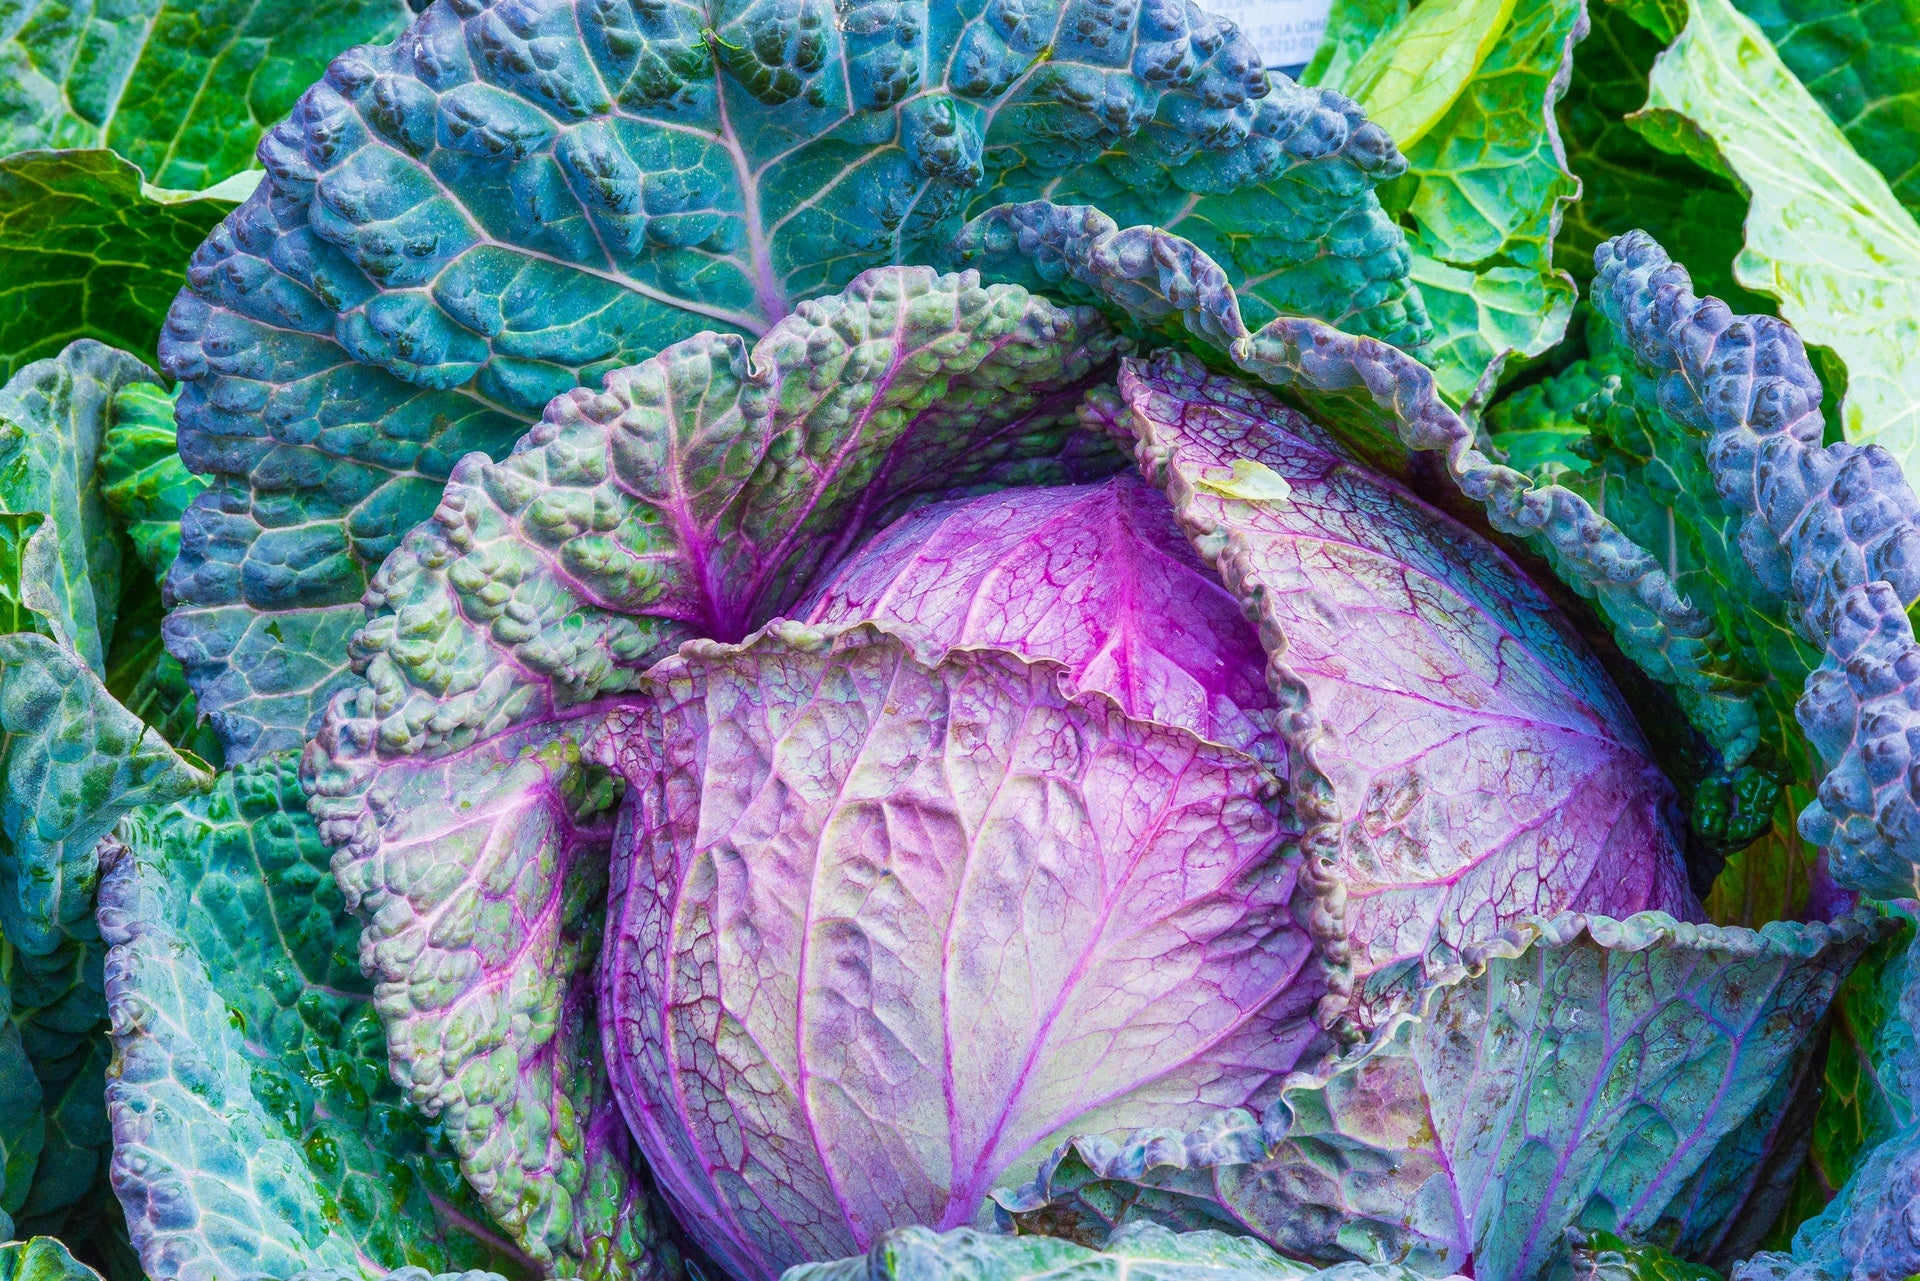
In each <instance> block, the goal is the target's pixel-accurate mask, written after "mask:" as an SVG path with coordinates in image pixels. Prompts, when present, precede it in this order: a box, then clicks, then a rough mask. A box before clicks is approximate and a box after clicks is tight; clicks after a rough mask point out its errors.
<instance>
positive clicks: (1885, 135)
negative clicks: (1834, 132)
mask: <svg viewBox="0 0 1920 1281" xmlns="http://www.w3.org/2000/svg"><path fill="white" fill-rule="evenodd" d="M1737 7H1738V8H1739V10H1740V12H1742V13H1744V14H1745V15H1746V16H1747V17H1749V18H1751V19H1752V20H1753V22H1754V25H1756V26H1758V27H1759V28H1760V30H1761V31H1763V32H1765V33H1766V36H1767V39H1768V40H1770V41H1771V42H1772V44H1773V47H1774V49H1775V50H1776V51H1777V52H1778V53H1779V54H1780V60H1781V61H1782V62H1784V63H1786V65H1787V69H1788V70H1790V71H1792V72H1793V75H1794V78H1795V79H1796V80H1798V81H1799V82H1800V83H1801V84H1803V85H1805V86H1806V87H1807V91H1808V92H1809V93H1811V94H1813V96H1814V97H1815V98H1816V99H1818V100H1819V102H1820V105H1821V106H1822V107H1824V108H1826V112H1827V115H1828V116H1830V117H1832V119H1833V122H1834V123H1835V124H1836V125H1839V126H1840V130H1841V132H1843V133H1845V134H1846V135H1847V141H1848V142H1851V143H1852V144H1853V149H1854V150H1855V151H1857V152H1859V153H1860V158H1861V159H1863V160H1865V161H1866V162H1867V163H1868V164H1870V165H1872V166H1873V167H1874V168H1875V169H1878V170H1879V171H1880V173H1881V174H1882V175H1883V176H1884V177H1885V178H1886V180H1887V184H1888V185H1889V186H1890V187H1892V189H1893V195H1894V199H1896V200H1898V201H1899V202H1900V203H1901V204H1903V205H1905V206H1906V208H1907V211H1908V212H1909V213H1912V214H1913V215H1914V216H1915V217H1916V218H1920V6H1916V5H1915V4H1914V3H1913V0H1876V2H1873V3H1868V4H1846V3H1836V0H1739V3H1738V6H1737Z"/></svg>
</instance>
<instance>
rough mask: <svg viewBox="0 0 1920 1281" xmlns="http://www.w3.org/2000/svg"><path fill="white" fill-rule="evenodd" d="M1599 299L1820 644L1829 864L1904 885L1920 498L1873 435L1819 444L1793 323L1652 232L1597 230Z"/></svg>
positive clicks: (1781, 592)
mask: <svg viewBox="0 0 1920 1281" xmlns="http://www.w3.org/2000/svg"><path fill="white" fill-rule="evenodd" d="M1597 261H1598V265H1599V268H1600V270H1599V273H1598V275H1597V276H1596V277H1595V281H1594V302H1595V306H1596V307H1597V308H1598V309H1599V310H1600V311H1601V312H1603V313H1604V314H1605V315H1606V317H1607V319H1608V321H1609V322H1610V323H1611V324H1612V326H1613V328H1614V330H1615V331H1616V332H1617V333H1618V334H1619V335H1620V337H1621V338H1622V339H1623V340H1624V343H1625V346H1626V347H1627V349H1628V350H1629V351H1630V352H1631V353H1632V358H1633V360H1634V362H1635V364H1636V367H1637V369H1638V370H1639V371H1640V372H1641V373H1642V374H1644V375H1645V376H1646V377H1647V378H1648V379H1650V380H1653V381H1654V382H1655V384H1656V387H1657V389H1656V390H1655V391H1654V393H1653V395H1654V396H1655V397H1656V398H1657V401H1658V403H1659V405H1660V407H1661V410H1662V412H1663V413H1664V414H1665V415H1666V416H1667V417H1669V418H1671V419H1672V420H1673V421H1674V422H1675V423H1678V424H1680V425H1682V426H1684V427H1686V428H1687V429H1688V430H1689V431H1691V432H1692V433H1694V434H1695V435H1696V436H1697V437H1698V438H1699V440H1700V441H1701V442H1702V443H1703V448H1704V450H1705V453H1706V458H1707V461H1708V464H1709V467H1710V469H1711V471H1712V474H1713V482H1714V489H1715V492H1716V493H1718V495H1719V496H1720V498H1721V500H1722V501H1723V502H1724V503H1726V504H1727V506H1728V508H1729V510H1730V511H1732V512H1734V513H1736V514H1737V515H1738V516H1739V518H1740V523H1739V532H1738V534H1737V536H1736V538H1735V540H1734V543H1735V545H1736V546H1737V547H1738V549H1739V551H1740V554H1741V557H1742V559H1743V560H1744V561H1745V562H1746V565H1747V568H1748V569H1749V570H1750V571H1751V572H1752V574H1753V577H1754V579H1755V581H1757V582H1758V583H1759V585H1760V586H1761V587H1762V588H1763V589H1765V590H1766V591H1767V592H1769V593H1770V594H1771V595H1773V596H1774V597H1777V598H1779V599H1781V600H1783V601H1785V602H1786V608H1785V611H1784V616H1785V617H1786V619H1787V620H1788V621H1789V622H1790V623H1791V624H1792V625H1793V626H1794V627H1795V629H1796V630H1798V631H1799V632H1800V634H1801V635H1802V637H1803V638H1804V639H1806V640H1808V641H1811V642H1813V644H1814V645H1815V646H1816V647H1817V648H1820V649H1822V650H1824V651H1825V656H1824V657H1823V659H1822V660H1821V663H1820V666H1819V667H1818V668H1817V669H1816V670H1815V671H1814V672H1813V673H1812V674H1811V675H1810V676H1809V677H1808V679H1807V683H1806V689H1805V693H1804V694H1803V696H1802V697H1801V699H1800V701H1799V702H1798V703H1797V704H1796V705H1795V709H1794V710H1795V717H1796V719H1797V720H1798V721H1799V722H1800V726H1801V728H1802V730H1803V731H1804V732H1805V734H1806V737H1807V740H1808V741H1809V742H1810V743H1811V744H1812V745H1813V747H1814V748H1815V750H1816V751H1817V752H1818V753H1819V755H1820V760H1821V763H1822V765H1823V766H1824V768H1825V771H1826V774H1825V777H1824V778H1822V779H1821V780H1820V784H1819V789H1818V792H1817V795H1816V798H1815V799H1814V800H1813V801H1812V802H1811V803H1809V804H1808V805H1807V806H1806V807H1805V808H1804V809H1803V810H1802V811H1801V813H1800V819H1799V827H1800V832H1801V835H1803V836H1805V837H1806V838H1807V839H1808V840H1810V841H1812V842H1814V843H1815V844H1818V845H1823V846H1826V847H1827V853H1828V857H1829V859H1830V863H1831V871H1832V874H1833V877H1834V880H1835V881H1836V882H1838V884H1839V885H1840V886H1841V887H1843V888H1845V889H1849V890H1857V891H1861V892H1864V893H1868V894H1873V895H1878V896H1883V897H1898V896H1900V895H1903V894H1910V893H1911V892H1912V887H1913V885H1914V877H1915V864H1916V860H1920V842H1917V841H1916V835H1915V834H1916V833H1920V776H1917V777H1916V778H1915V779H1913V780H1912V781H1908V775H1907V769H1906V762H1907V758H1908V753H1909V752H1910V751H1911V750H1913V749H1911V748H1910V747H1909V746H1908V745H1907V737H1906V735H1907V727H1908V726H1910V725H1912V724H1913V723H1914V721H1915V719H1916V717H1920V690H1916V689H1915V687H1914V681H1913V677H1912V675H1911V673H1913V672H1915V671H1916V670H1920V651H1916V647H1915V645H1914V640H1913V629H1912V625H1911V624H1910V623H1909V622H1908V620H1907V617H1906V613H1905V607H1906V603H1907V602H1910V601H1913V600H1915V599H1916V598H1920V555H1916V554H1915V552H1914V550H1912V549H1915V548H1920V498H1916V497H1915V495H1914V492H1913V490H1912V488H1911V487H1909V486H1908V484H1907V482H1906V478H1905V477H1904V476H1903V475H1902V473H1901V469H1900V466H1899V464H1898V463H1897V462H1896V461H1895V460H1894V459H1893V457H1892V456H1891V455H1890V454H1888V453H1887V452H1886V450H1884V449H1882V448H1881V447H1880V446H1878V445H1866V446H1859V445H1853V444H1849V443H1846V442H1836V443H1834V444H1832V445H1827V446H1822V444H1821V440H1822V438H1823V434H1824V429H1825V428H1824V423H1823V422H1822V420H1821V417H1820V409H1819V406H1820V396H1821V390H1820V382H1819V379H1818V378H1817V377H1816V376H1815V374H1814V371H1813V368H1812V366H1811V365H1810V364H1809V362H1808V360H1807V356H1806V350H1805V348H1804V346H1803V345H1802V343H1801V341H1800V337H1799V335H1798V334H1796V333H1795V332H1794V330H1793V329H1792V328H1791V327H1789V326H1788V325H1786V324H1784V323H1782V322H1781V321H1779V320H1777V319H1775V318H1773V317H1769V316H1734V315H1733V314H1732V313H1731V312H1729V311H1728V309H1727V307H1726V305H1725V304H1724V303H1721V302H1718V301H1717V300H1714V299H1711V298H1709V299H1701V298H1698V297H1696V296H1695V295H1694V293H1693V290H1692V284H1691V282H1690V281H1689V279H1688V277H1687V273H1686V272H1685V270H1683V269H1682V268H1680V267H1678V266H1676V265H1675V264H1674V263H1673V262H1672V260H1671V259H1669V258H1668V257H1667V255H1666V253H1665V252H1664V251H1663V250H1662V249H1661V248H1660V247H1659V246H1658V245H1656V244H1654V243H1653V242H1652V241H1651V240H1650V239H1648V238H1647V237H1646V236H1645V235H1642V234H1639V233H1633V234H1629V235H1626V236H1622V237H1620V238H1619V239H1618V240H1615V241H1611V242H1609V243H1608V244H1606V245H1604V246H1602V247H1601V251H1600V252H1599V254H1598V255H1597Z"/></svg>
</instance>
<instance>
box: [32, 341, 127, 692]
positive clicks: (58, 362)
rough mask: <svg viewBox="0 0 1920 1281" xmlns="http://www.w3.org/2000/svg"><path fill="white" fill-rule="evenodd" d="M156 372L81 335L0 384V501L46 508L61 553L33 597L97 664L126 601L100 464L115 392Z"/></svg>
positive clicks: (97, 667)
mask: <svg viewBox="0 0 1920 1281" xmlns="http://www.w3.org/2000/svg"><path fill="white" fill-rule="evenodd" d="M158 382H159V380H158V378H156V377H155V376H154V373H153V371H152V370H150V369H148V368H147V367H146V366H145V365H143V364H141V363H140V362H139V361H138V360H136V359H134V358H133V357H132V356H130V355H128V354H127V353H126V352H124V351H116V350H114V349H113V348H111V347H106V346H102V345H101V344H100V343H97V342H94V341H92V340H91V339H82V340H80V341H79V342H76V343H74V344H73V345H72V346H70V347H68V348H67V349H66V350H65V351H63V352H61V353H60V355H59V356H58V357H55V358H54V359H51V360H39V361H35V362H34V363H33V364H31V365H28V366H26V367H25V368H23V369H21V370H20V371H19V372H18V373H16V374H15V375H14V376H13V377H12V378H11V379H9V380H8V381H7V383H6V386H5V387H4V388H0V509H4V510H5V511H8V512H12V513H16V514H25V513H37V514H39V515H41V516H43V517H44V518H45V519H46V522H47V523H46V525H45V526H43V528H42V531H41V535H40V541H44V542H45V543H46V544H47V546H48V549H49V550H51V551H52V552H53V553H54V556H53V559H52V561H51V564H50V565H49V567H48V568H49V571H50V572H49V573H47V574H46V575H44V580H43V581H40V582H39V583H38V584H37V585H35V586H34V587H32V588H31V589H30V591H32V592H37V593H38V596H37V597H36V598H35V599H33V600H30V601H29V603H30V604H33V605H34V607H35V608H36V609H38V610H39V611H40V612H41V613H42V614H43V615H45V616H46V618H47V621H48V622H49V624H50V625H51V626H52V628H53V631H54V635H55V636H57V637H59V639H60V640H61V641H62V643H64V644H66V645H68V646H70V647H71V648H72V649H73V650H74V651H75V652H76V653H77V654H79V656H80V657H81V658H82V659H84V660H85V661H86V663H87V665H88V666H89V667H91V668H93V670H94V671H95V672H96V673H97V672H101V671H104V669H105V667H106V650H107V645H108V644H109V643H110V642H111V640H112V637H113V623H114V617H115V615H116V613H117V612H118V610H119V605H120V590H121V564H120V560H121V554H120V548H121V544H120V540H119V538H118V536H117V532H116V526H115V523H114V520H113V516H112V513H110V512H109V511H108V510H107V505H106V503H105V502H104V501H103V500H102V498H101V494H100V491H99V488H98V486H97V485H96V484H95V483H94V467H95V465H96V461H97V460H98V458H99V456H100V448H101V442H102V440H103V439H104V437H105V435H106V432H107V420H108V416H109V414H110V413H111V412H112V401H113V398H114V396H115V394H117V393H118V392H119V391H120V390H121V389H122V388H124V387H127V386H129V385H131V384H133V383H148V384H153V385H155V386H156V387H157V385H158Z"/></svg>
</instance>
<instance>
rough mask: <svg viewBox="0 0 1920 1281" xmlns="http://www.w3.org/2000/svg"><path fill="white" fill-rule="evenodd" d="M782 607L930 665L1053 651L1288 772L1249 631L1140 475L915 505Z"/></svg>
mask: <svg viewBox="0 0 1920 1281" xmlns="http://www.w3.org/2000/svg"><path fill="white" fill-rule="evenodd" d="M795 613H796V615H797V616H799V617H802V618H804V619H806V620H807V621H808V622H811V623H813V624H815V625H817V626H822V627H841V626H845V625H847V624H849V623H856V622H861V621H865V620H872V621H874V622H878V623H881V624H884V625H887V626H889V627H893V628H895V629H897V630H899V631H900V632H901V634H902V635H905V636H907V637H909V638H910V639H911V641H912V643H913V644H914V645H915V647H916V649H917V650H918V651H919V653H920V654H921V656H922V657H923V658H925V659H927V660H928V661H930V662H938V660H939V656H940V655H941V654H942V653H944V652H945V651H947V650H949V649H956V648H959V647H961V646H976V645H987V646H994V647H996V648H1001V649H1008V650H1011V651H1013V652H1014V653H1016V654H1019V655H1021V656H1022V657H1023V658H1028V659H1050V660H1052V661H1053V662H1056V663H1059V664H1062V665H1063V666H1064V667H1065V668H1066V674H1067V677H1068V679H1070V680H1071V681H1072V682H1073V683H1074V684H1075V685H1076V686H1078V687H1079V688H1081V689H1096V690H1099V691H1100V692H1101V693H1104V694H1107V695H1110V696H1111V697H1112V698H1113V699H1114V701H1115V702H1117V703H1119V704H1120V707H1121V709H1122V710H1123V711H1125V712H1126V713H1127V714H1128V715H1129V716H1134V717H1139V718H1142V719H1146V720H1155V721H1162V722H1164V723H1166V724H1169V725H1180V726H1184V727H1186V728H1187V729H1190V730H1192V731H1193V732H1194V733H1196V734H1199V735H1200V736H1201V737H1203V738H1209V739H1212V740H1214V741H1215V742H1220V743H1225V744H1227V745H1228V746H1230V747H1233V748H1236V749H1238V750H1240V751H1242V752H1246V753H1247V754H1249V755H1251V756H1256V757H1258V758H1260V759H1261V760H1262V761H1263V762H1265V763H1266V764H1267V765H1268V766H1269V767H1271V768H1273V769H1274V770H1275V771H1277V772H1278V773H1279V774H1280V775H1281V776H1282V777H1284V776H1285V773H1286V769H1287V760H1286V748H1285V745H1284V744H1283V743H1282V742H1281V740H1280V737H1279V708H1278V705H1277V703H1276V702H1275V699H1274V696H1273V692H1272V691H1271V690H1269V689H1268V688H1267V684H1266V679H1265V672H1266V664H1267V656H1266V653H1265V651H1263V650H1262V649H1261V648H1260V637H1259V634H1258V633H1257V632H1255V631H1254V629H1253V628H1252V627H1251V626H1250V625H1249V624H1248V622H1247V620H1246V618H1245V616H1244V615H1243V614H1242V613H1241V609H1240V602H1239V600H1238V599H1237V598H1236V597H1235V596H1234V595H1233V594H1232V593H1230V592H1228V591H1227V590H1226V588H1225V587H1224V586H1223V585H1222V584H1221V582H1220V579H1219V577H1218V576H1217V575H1215V574H1214V572H1213V571H1212V569H1211V568H1210V567H1209V566H1208V565H1207V564H1206V562H1205V561H1203V560H1201V559H1200V557H1199V556H1198V555H1197V554H1195V552H1194V550H1193V548H1192V546H1191V545H1190V544H1189V543H1188V542H1187V540H1186V538H1185V537H1184V536H1182V534H1181V533H1180V528H1179V526H1178V525H1176V524H1175V523H1174V515H1173V509H1172V508H1171V507H1170V506H1169V505H1168V504H1167V500H1166V497H1165V496H1164V495H1163V494H1162V493H1161V492H1160V491H1159V490H1158V489H1155V488H1154V487H1153V486H1152V485H1149V484H1147V483H1146V482H1145V481H1143V480H1141V479H1140V478H1138V477H1137V476H1133V475H1121V476H1116V477H1114V478H1113V479H1111V480H1108V481H1105V482H1103V483H1101V484H1097V485H1062V486H1056V487H1052V488H1046V489H1026V488H1022V489H1012V490H1007V491H1005V492H1002V493H998V494H991V495H987V496H984V497H980V498H973V499H951V500H948V501H946V502H942V503H934V504H932V505H930V506H927V507H922V508H920V509H919V510H917V511H914V512H911V513H909V514H908V515H906V516H903V517H902V518H901V519H899V520H898V521H895V522H894V523H893V524H892V525H890V526H888V527H887V528H886V529H885V530H884V531H882V532H881V533H880V534H878V535H876V536H875V537H874V538H873V539H872V540H871V541H869V542H868V543H866V544H865V545H864V546H862V547H861V548H860V550H859V552H858V553H857V554H856V555H854V556H853V557H851V558H849V559H848V560H847V561H846V562H844V563H843V565H842V566H841V568H840V569H839V571H838V572H837V573H835V574H834V576H833V577H832V578H831V579H830V580H829V581H828V582H827V583H826V584H825V585H824V586H823V587H821V588H820V590H819V591H818V592H817V593H816V594H815V596H814V598H813V600H812V601H810V602H808V603H805V604H803V605H802V606H801V607H800V608H798V609H797V610H796V611H795Z"/></svg>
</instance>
